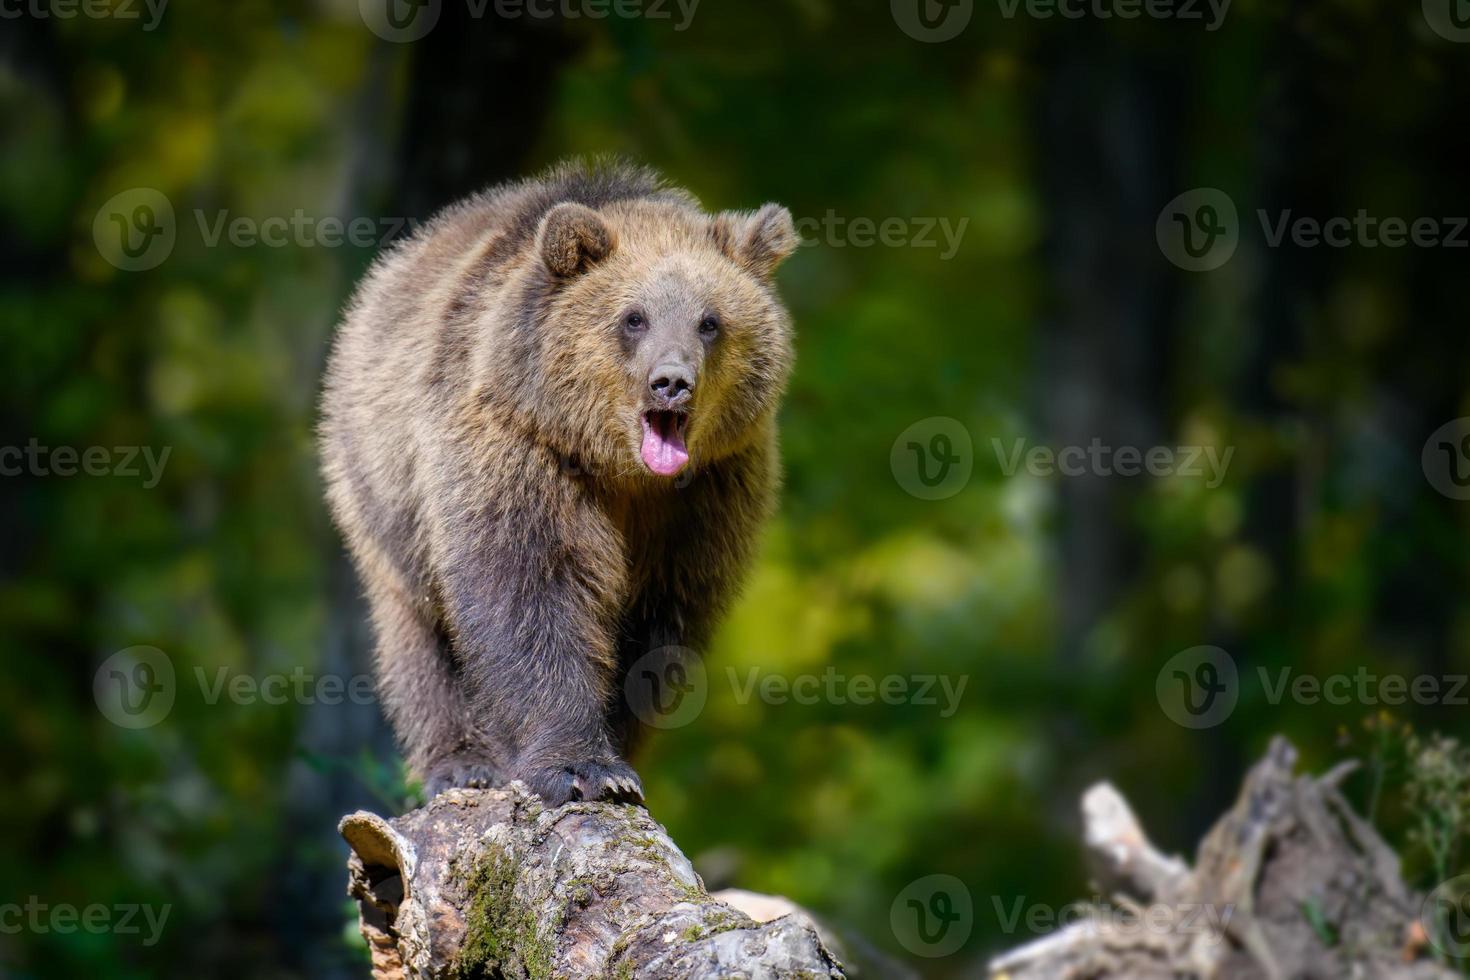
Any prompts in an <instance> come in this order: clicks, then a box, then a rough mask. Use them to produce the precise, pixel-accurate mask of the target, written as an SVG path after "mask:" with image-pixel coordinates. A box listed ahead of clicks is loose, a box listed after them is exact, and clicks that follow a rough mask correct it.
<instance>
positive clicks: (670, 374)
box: [648, 364, 694, 408]
mask: <svg viewBox="0 0 1470 980" xmlns="http://www.w3.org/2000/svg"><path fill="white" fill-rule="evenodd" d="M648 388H649V390H650V391H652V392H653V398H654V401H656V402H657V403H658V404H659V406H660V407H662V408H678V407H679V406H680V405H683V404H684V403H685V402H687V401H688V400H689V399H691V398H693V397H694V372H693V371H690V370H689V369H688V368H687V367H685V366H684V365H682V364H660V365H659V366H658V367H656V368H654V369H653V370H652V371H651V372H650V373H649V375H648Z"/></svg>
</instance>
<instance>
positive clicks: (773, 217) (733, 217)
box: [713, 204, 800, 279]
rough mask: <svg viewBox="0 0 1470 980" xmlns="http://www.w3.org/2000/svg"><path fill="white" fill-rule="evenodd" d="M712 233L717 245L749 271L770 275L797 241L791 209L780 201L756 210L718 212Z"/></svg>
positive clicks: (755, 273) (792, 250) (794, 246)
mask: <svg viewBox="0 0 1470 980" xmlns="http://www.w3.org/2000/svg"><path fill="white" fill-rule="evenodd" d="M713 234H714V237H715V241H716V242H717V243H718V244H719V246H720V248H721V250H722V251H724V253H725V254H726V255H728V256H730V258H732V259H734V260H735V262H736V263H737V264H739V265H740V266H742V267H744V268H745V270H746V271H747V272H749V273H750V274H751V275H754V276H758V277H760V278H762V279H769V278H770V277H771V275H772V274H774V273H775V271H776V267H777V266H778V265H780V264H781V263H782V262H783V261H784V260H785V259H786V257H787V256H788V255H790V254H791V253H792V252H794V251H796V246H797V245H799V244H800V242H799V241H798V239H797V237H796V224H795V223H794V222H793V221H792V220H791V212H790V211H788V210H786V209H785V208H783V207H782V206H781V205H779V204H766V205H764V206H762V207H761V209H760V210H759V211H754V212H750V211H726V212H724V213H723V214H720V215H717V216H716V217H715V221H714V228H713Z"/></svg>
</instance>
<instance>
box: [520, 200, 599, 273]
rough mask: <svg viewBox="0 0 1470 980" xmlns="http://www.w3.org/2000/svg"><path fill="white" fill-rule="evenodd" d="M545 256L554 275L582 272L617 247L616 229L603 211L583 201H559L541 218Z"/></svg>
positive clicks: (540, 242) (541, 238)
mask: <svg viewBox="0 0 1470 980" xmlns="http://www.w3.org/2000/svg"><path fill="white" fill-rule="evenodd" d="M537 241H538V243H539V244H538V247H539V248H540V250H541V259H542V261H544V262H545V263H546V267H547V268H548V269H550V270H551V272H552V274H553V275H556V276H561V277H564V278H566V277H571V276H577V275H581V274H582V273H584V272H586V271H587V270H588V269H590V268H592V267H593V266H594V265H596V264H597V263H599V262H601V261H602V260H603V259H605V258H607V256H608V255H609V254H610V253H611V252H612V250H613V244H614V238H613V231H612V229H611V228H609V227H608V226H607V222H605V221H603V220H602V215H600V214H598V213H597V212H596V211H594V210H592V209H591V208H589V207H586V206H585V205H582V204H573V203H571V202H566V203H563V204H558V205H557V206H556V207H554V208H552V209H551V210H550V211H548V212H547V213H546V217H545V218H543V219H542V220H541V231H540V233H539V234H538V236H537Z"/></svg>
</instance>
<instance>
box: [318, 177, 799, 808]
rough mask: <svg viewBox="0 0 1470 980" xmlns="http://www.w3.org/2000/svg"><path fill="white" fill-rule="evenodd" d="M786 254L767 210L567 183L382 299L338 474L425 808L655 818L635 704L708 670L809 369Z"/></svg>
mask: <svg viewBox="0 0 1470 980" xmlns="http://www.w3.org/2000/svg"><path fill="white" fill-rule="evenodd" d="M796 244H797V239H796V234H795V230H794V227H793V225H792V221H791V215H790V214H789V213H788V212H787V210H786V209H785V208H782V207H779V206H777V205H774V204H767V205H765V206H764V207H762V208H761V209H760V210H758V211H755V212H750V213H744V212H742V213H735V212H725V213H721V214H716V215H708V214H706V213H704V211H703V210H702V209H701V207H700V205H699V203H698V202H697V201H696V200H695V199H694V197H692V196H691V195H690V194H688V193H687V192H685V191H682V190H678V189H676V188H672V187H669V186H667V185H666V184H665V183H664V182H663V181H662V180H661V179H660V178H659V177H658V176H657V175H656V174H654V173H653V172H651V171H648V170H645V169H641V168H637V167H633V166H630V165H628V164H623V163H609V162H599V163H592V164H584V163H569V164H563V165H562V166H559V167H557V168H555V169H553V170H551V171H550V172H548V173H546V174H544V175H542V176H540V177H538V178H535V179H531V180H528V181H525V182H522V183H517V184H511V185H506V186H502V187H498V188H495V189H492V190H489V191H486V192H484V193H481V194H478V195H476V196H474V197H471V198H469V199H468V200H466V201H463V202H461V203H459V204H457V205H454V206H452V207H450V208H448V209H447V210H445V211H443V212H442V213H440V214H439V215H438V216H437V217H435V218H434V219H433V220H432V221H431V222H429V223H428V224H427V225H426V226H425V227H424V228H423V229H421V230H420V231H418V232H417V233H416V234H414V235H413V236H412V237H411V238H410V239H409V240H407V241H406V242H405V243H403V244H401V245H399V246H397V247H395V248H393V249H392V250H391V251H389V252H388V253H386V254H385V255H383V256H382V257H381V258H380V259H379V260H378V261H377V262H376V263H375V265H374V266H373V268H372V269H371V271H370V272H369V273H368V274H367V276H366V278H365V279H364V281H363V283H362V284H361V286H360V287H359V288H358V291H357V294H356V296H355V297H354V299H353V300H352V302H351V303H350V305H349V306H348V308H347V311H346V313H345V315H344V317H343V320H342V323H341V326H340V327H339V329H338V333H337V338H336V342H335V345H334V347H333V350H332V353H331V357H330V361H329V364H328V367H327V374H326V384H325V393H324V396H323V401H322V421H321V429H320V436H321V451H322V456H323V469H324V473H325V477H326V483H327V497H328V501H329V504H330V506H331V509H332V513H333V515H334V517H335V518H336V521H337V523H338V525H339V526H340V528H341V530H342V533H343V535H344V537H345V538H346V541H347V545H348V547H349V549H350V551H351V553H352V556H353V558H354V560H355V563H356V565H357V568H358V571H359V573H360V575H361V577H362V579H363V582H364V584H365V588H366V592H367V595H368V599H369V601H370V603H371V606H372V617H373V625H374V629H375V633H376V639H377V656H376V662H377V673H378V686H379V696H380V698H381V700H382V703H383V706H384V708H385V711H386V713H387V715H388V718H389V719H390V721H391V722H392V724H393V726H394V728H395V730H396V732H397V734H398V737H399V741H400V743H401V745H402V747H403V749H404V751H405V753H406V755H407V757H408V760H409V763H410V766H411V768H412V769H413V770H414V771H415V772H416V773H417V774H418V775H419V776H420V777H421V778H422V779H423V780H424V783H425V788H426V790H427V792H428V793H429V794H430V795H431V796H432V795H434V794H436V793H438V792H440V791H442V790H444V789H446V788H448V787H451V786H484V785H493V784H498V783H502V782H506V781H509V780H511V779H520V780H523V781H525V783H526V784H527V785H528V786H529V787H530V788H531V789H532V790H534V791H535V792H536V793H538V794H540V795H541V796H542V797H543V798H544V799H545V800H546V801H547V802H548V803H550V804H552V805H558V804H560V803H563V802H565V801H567V800H569V799H634V800H636V799H641V798H642V787H641V785H640V783H639V781H638V776H637V775H636V774H635V773H634V772H633V770H632V769H631V768H630V767H629V766H628V765H627V763H626V762H625V761H624V759H623V757H624V755H625V754H626V752H627V750H628V749H629V747H630V745H631V743H632V741H633V739H634V738H635V736H636V734H637V730H638V729H639V726H640V722H639V718H638V714H639V712H638V711H637V710H636V706H635V707H633V708H630V705H629V703H628V701H627V699H626V698H625V697H624V695H623V691H624V686H623V681H624V678H625V675H626V673H627V671H628V669H629V667H630V665H631V664H632V663H633V662H635V661H636V660H638V658H639V657H641V656H643V655H645V654H648V653H649V652H650V651H654V650H662V649H665V648H669V647H676V648H690V649H699V648H701V647H702V646H703V645H704V644H705V642H706V640H707V639H708V637H709V635H710V632H711V629H712V626H713V624H714V622H715V620H716V619H717V617H718V616H719V614H720V613H721V611H722V610H723V609H724V608H725V607H726V606H727V605H728V603H729V602H730V600H731V599H732V597H733V596H734V595H735V593H736V591H737V588H738V586H739V583H740V580H741V577H742V574H743V572H744V570H745V568H746V566H747V564H748V563H749V561H750V558H751V553H752V549H753V545H754V542H755V539H756V535H757V532H758V530H759V529H760V527H761V525H762V523H763V521H764V520H765V518H766V517H767V515H768V514H769V513H770V511H771V509H772V507H773V503H774V499H775V492H776V485H777V481H778V478H779V464H778V460H777V454H776V426H775V416H776V410H777V405H778V402H779V400H780V397H781V394H782V390H783V389H784V387H785V384H786V378H787V374H788V373H789V370H790V367H791V362H792V356H793V353H792V330H791V324H790V318H789V316H788V314H787V312H786V310H785V309H784V308H783V306H782V304H781V302H780V300H779V299H778V298H777V295H776V292H775V289H774V286H773V283H772V276H773V273H774V271H775V269H776V266H777V265H778V264H779V263H780V262H781V260H782V259H784V258H785V257H786V256H788V255H789V254H790V253H791V252H792V251H793V249H794V248H795V247H796Z"/></svg>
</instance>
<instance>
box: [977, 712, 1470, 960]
mask: <svg viewBox="0 0 1470 980" xmlns="http://www.w3.org/2000/svg"><path fill="white" fill-rule="evenodd" d="M1295 765H1296V750H1295V749H1293V748H1292V746H1291V745H1290V744H1289V743H1288V742H1287V741H1286V740H1285V739H1282V738H1277V739H1274V740H1273V741H1272V743H1271V746H1270V748H1269V750H1268V751H1267V753H1266V756H1265V758H1263V759H1262V760H1261V761H1260V762H1258V763H1257V764H1256V765H1255V767H1254V768H1253V769H1252V770H1251V771H1250V773H1249V775H1248V776H1247V777H1246V780H1245V785H1244V788H1243V789H1242V790H1241V793H1240V797H1239V799H1238V800H1237V802H1236V804H1235V805H1234V807H1232V808H1231V810H1230V811H1229V812H1228V813H1226V814H1225V816H1224V817H1222V818H1221V819H1220V820H1219V822H1218V823H1216V824H1215V826H1214V828H1213V829H1211V830H1210V832H1209V833H1208V834H1206V835H1205V838H1204V840H1203V841H1202V842H1201V844H1200V846H1199V852H1198V854H1197V855H1196V858H1195V861H1194V865H1193V867H1190V866H1189V865H1186V864H1185V863H1184V862H1183V861H1182V860H1180V859H1179V858H1176V857H1170V856H1166V855H1164V854H1161V853H1159V851H1158V850H1157V849H1156V848H1154V846H1153V845H1152V844H1151V843H1149V840H1148V837H1147V836H1146V835H1145V834H1144V832H1143V828H1142V827H1141V826H1140V825H1139V823H1138V820H1137V818H1136V817H1135V816H1134V814H1133V811H1132V809H1131V808H1130V807H1129V806H1128V803H1127V801H1126V800H1124V798H1123V797H1122V795H1121V794H1119V793H1118V791H1117V790H1115V789H1114V788H1113V787H1112V786H1110V785H1108V784H1106V783H1103V784H1100V785H1098V786H1095V787H1093V788H1092V789H1091V790H1089V791H1088V792H1087V793H1086V794H1085V795H1084V797H1083V803H1082V812H1083V822H1084V827H1085V831H1084V842H1085V847H1086V852H1087V856H1088V859H1089V862H1090V864H1091V866H1092V870H1093V874H1094V877H1095V879H1096V881H1097V884H1098V886H1099V889H1100V890H1101V891H1102V892H1104V893H1106V894H1108V895H1109V896H1111V899H1112V900H1111V901H1110V902H1105V903H1100V904H1099V905H1098V907H1097V908H1096V909H1095V914H1094V915H1092V916H1091V917H1089V918H1086V919H1083V920H1081V921H1078V922H1074V923H1072V924H1071V925H1069V926H1068V927H1067V928H1065V929H1062V930H1060V931H1058V932H1056V933H1053V934H1051V935H1049V936H1044V937H1042V938H1040V939H1037V940H1034V941H1032V942H1030V943H1027V944H1025V945H1023V946H1021V947H1020V948H1018V949H1015V950H1012V951H1010V952H1008V953H1005V954H1003V955H1001V956H997V957H995V958H994V959H992V960H991V962H990V976H991V977H992V978H993V980H1068V978H1077V980H1084V978H1085V980H1125V978H1126V980H1177V978H1180V977H1190V978H1201V980H1216V978H1219V980H1296V978H1316V977H1322V978H1327V977H1333V978H1337V977H1343V978H1357V977H1361V978H1364V980H1455V978H1457V977H1459V976H1460V975H1459V974H1458V973H1456V972H1454V971H1452V970H1450V969H1448V968H1447V967H1445V966H1443V965H1441V964H1440V963H1438V962H1435V961H1434V960H1433V959H1432V956H1431V954H1432V952H1433V949H1432V943H1431V942H1430V936H1429V930H1430V929H1432V928H1433V926H1432V924H1429V923H1426V922H1425V921H1424V918H1425V916H1424V915H1423V914H1422V912H1421V910H1422V907H1423V902H1422V898H1421V896H1417V895H1415V894H1414V893H1413V892H1412V891H1411V890H1410V889H1409V888H1408V887H1407V886H1406V885H1405V884H1404V881H1403V878H1402V877H1401V876H1400V873H1399V859H1398V856H1397V855H1396V854H1394V852H1393V850H1392V849H1391V848H1390V847H1389V846H1388V845H1387V844H1386V843H1385V842H1384V841H1383V839H1382V838H1381V837H1380V836H1379V835H1378V833H1377V831H1375V830H1374V829H1373V827H1372V826H1371V825H1369V824H1368V823H1367V822H1366V821H1364V820H1363V819H1362V818H1360V817H1359V816H1358V815H1357V814H1356V813H1355V812H1354V811H1353V809H1352V807H1351V805H1350V804H1349V803H1348V802H1347V800H1346V799H1345V798H1344V797H1343V795H1342V793H1341V792H1340V791H1339V789H1338V785H1339V783H1340V782H1341V781H1342V779H1343V778H1344V777H1345V776H1346V775H1347V774H1348V773H1349V772H1350V771H1351V766H1342V767H1338V768H1337V769H1335V770H1333V771H1332V772H1330V773H1328V774H1327V775H1325V776H1322V777H1320V778H1317V777H1312V776H1296V775H1295V774H1294V771H1293V770H1294V769H1295Z"/></svg>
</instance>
